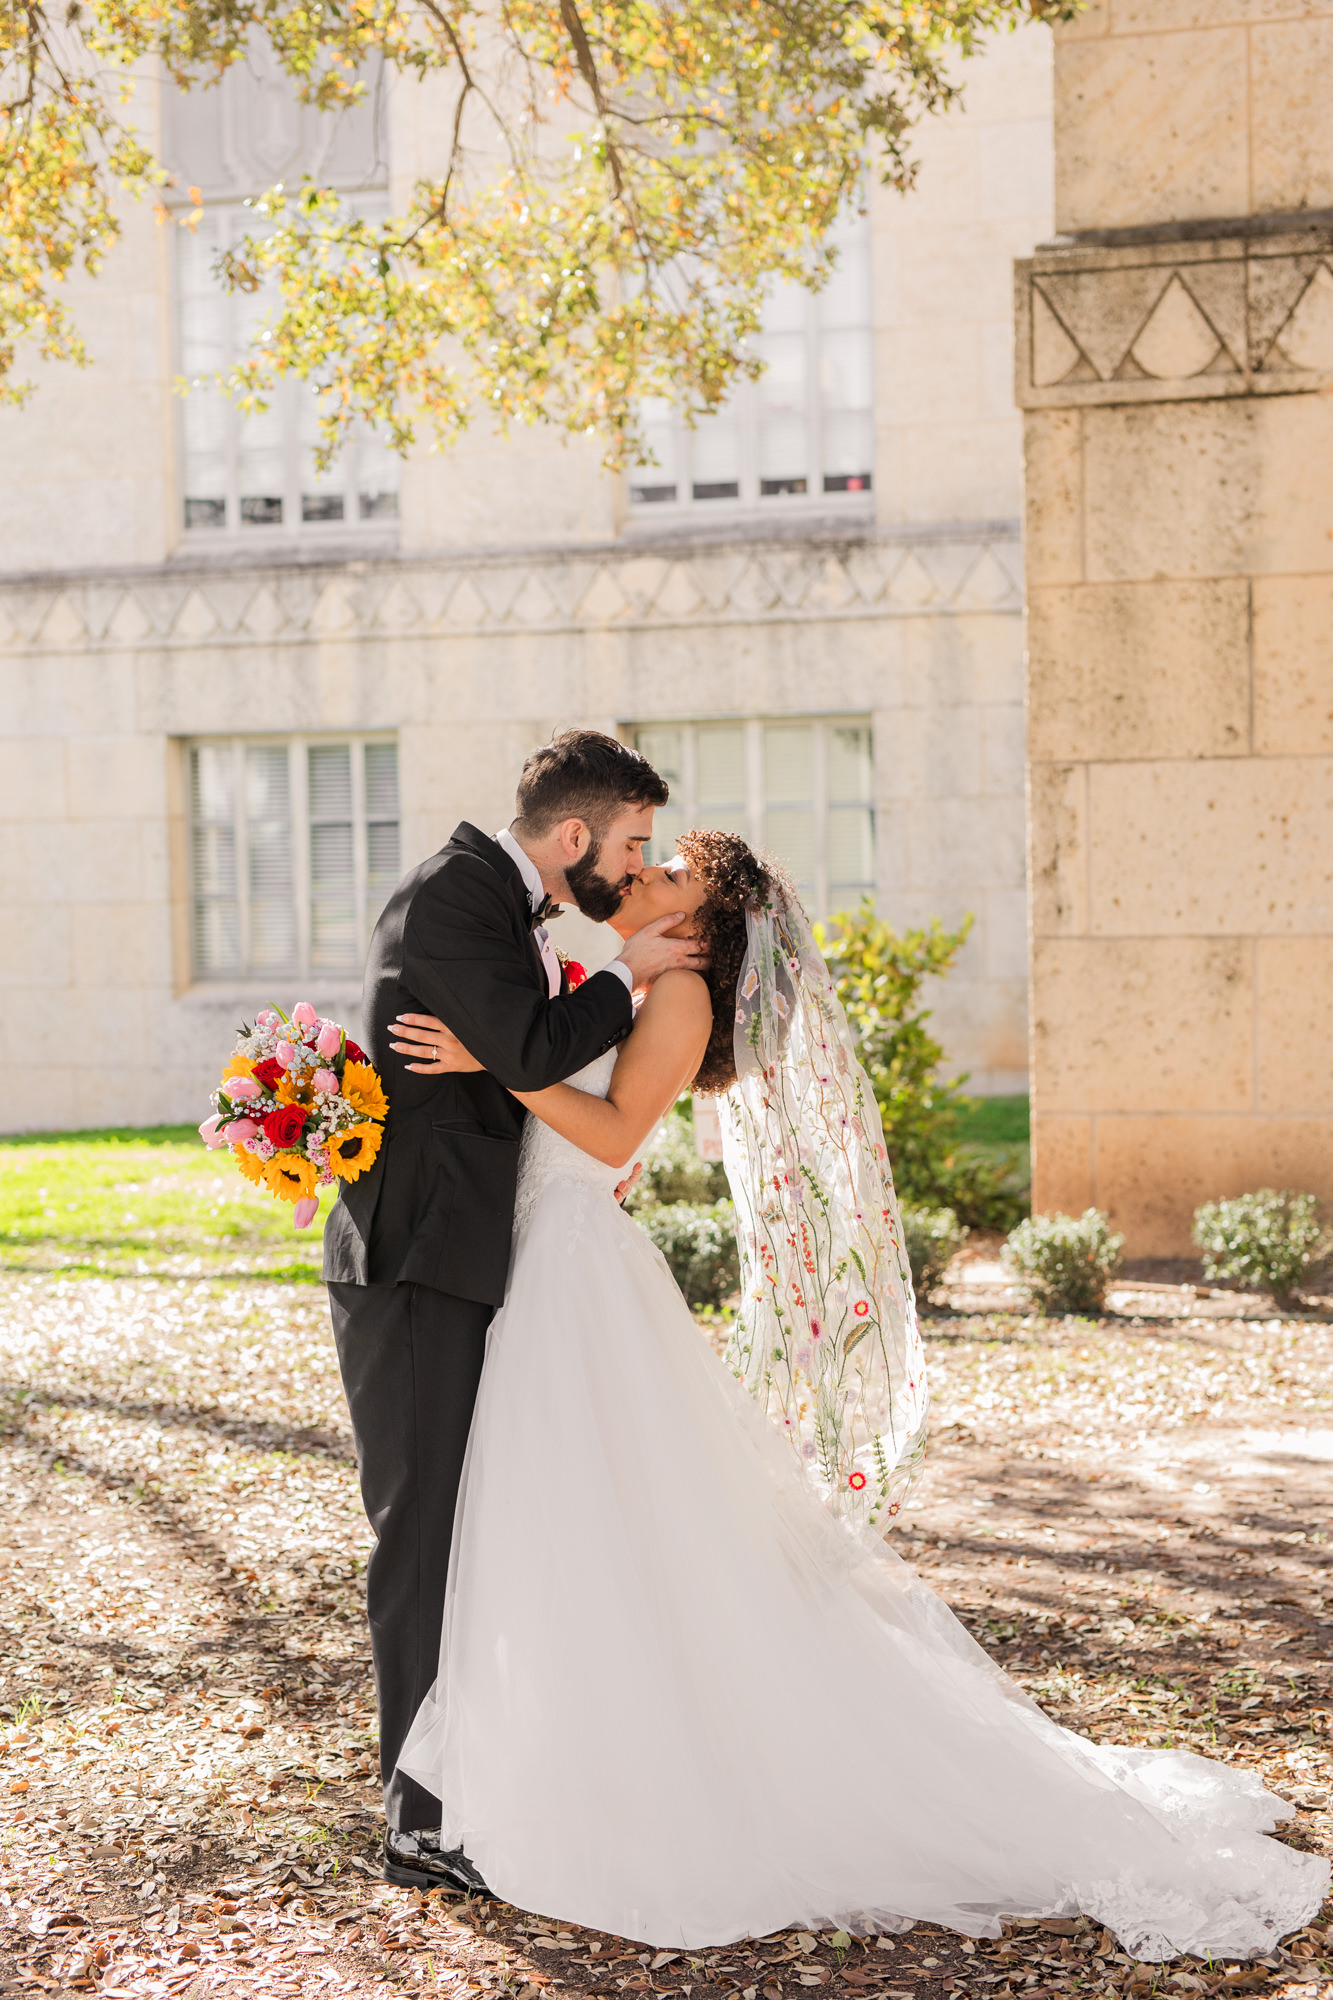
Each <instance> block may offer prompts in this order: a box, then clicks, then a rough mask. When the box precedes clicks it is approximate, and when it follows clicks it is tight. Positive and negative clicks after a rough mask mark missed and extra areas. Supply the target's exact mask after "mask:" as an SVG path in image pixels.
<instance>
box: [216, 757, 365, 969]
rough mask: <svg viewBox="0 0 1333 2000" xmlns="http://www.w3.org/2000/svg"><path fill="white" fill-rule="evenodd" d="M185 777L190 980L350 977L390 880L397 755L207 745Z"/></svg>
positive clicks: (362, 956)
mask: <svg viewBox="0 0 1333 2000" xmlns="http://www.w3.org/2000/svg"><path fill="white" fill-rule="evenodd" d="M188 770H189V783H188V791H189V802H190V865H191V876H192V882H191V888H192V907H191V956H192V961H193V969H194V974H195V977H196V978H199V979H217V978H235V977H245V976H248V975H250V974H254V975H256V976H258V975H260V974H264V975H269V976H283V977H286V976H291V977H298V976H301V975H303V974H315V973H325V974H344V975H351V976H355V975H356V974H357V973H358V971H359V969H360V966H361V964H362V961H363V959H364V957H365V952H366V947H367V945H368V944H369V941H370V933H371V931H372V930H373V929H374V925H375V920H376V918H377V917H378V915H379V913H380V911H381V909H382V908H383V906H384V903H385V901H386V899H387V898H388V896H389V894H390V893H391V891H392V889H393V887H394V884H395V883H396V882H397V880H398V875H399V872H400V866H401V859H400V840H399V809H398V751H397V745H396V744H395V743H393V742H389V741H385V740H383V739H375V740H371V741H366V740H364V739H349V740H341V741H330V740H326V739H309V738H301V737H296V738H286V739H272V738H270V739H266V740H263V741H255V740H253V739H251V740H246V739H225V740H216V739H215V740H212V741H209V742H202V743H194V744H191V745H190V746H189V750H188Z"/></svg>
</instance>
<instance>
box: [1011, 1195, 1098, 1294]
mask: <svg viewBox="0 0 1333 2000" xmlns="http://www.w3.org/2000/svg"><path fill="white" fill-rule="evenodd" d="M1124 1242H1125V1239H1124V1237H1123V1236H1118V1235H1116V1234H1115V1232H1114V1231H1113V1230H1112V1229H1111V1227H1110V1224H1109V1223H1108V1222H1107V1220H1106V1217H1105V1216H1104V1215H1103V1214H1102V1212H1101V1210H1100V1209H1098V1208H1089V1209H1085V1210H1084V1212H1083V1214H1082V1215H1033V1216H1029V1218H1028V1220H1027V1221H1026V1222H1020V1223H1019V1225H1018V1227H1017V1229H1014V1230H1011V1231H1010V1234H1009V1240H1008V1242H1007V1243H1006V1244H1005V1256H1006V1258H1007V1259H1008V1261H1009V1263H1011V1264H1012V1265H1013V1267H1014V1269H1015V1270H1016V1271H1017V1272H1018V1274H1019V1276H1020V1277H1021V1279H1022V1280H1023V1283H1024V1284H1025V1285H1026V1286H1027V1288H1028V1291H1029V1292H1030V1293H1031V1294H1032V1299H1033V1302H1034V1304H1035V1305H1036V1306H1037V1308H1038V1310H1039V1311H1041V1312H1053V1313H1099V1312H1100V1311H1101V1310H1102V1308H1103V1306H1104V1305H1105V1303H1106V1288H1107V1286H1108V1285H1109V1284H1110V1282H1111V1280H1112V1278H1114V1276H1115V1274H1116V1272H1117V1271H1118V1270H1119V1269H1120V1265H1121V1262H1122V1256H1121V1253H1122V1251H1123V1248H1124Z"/></svg>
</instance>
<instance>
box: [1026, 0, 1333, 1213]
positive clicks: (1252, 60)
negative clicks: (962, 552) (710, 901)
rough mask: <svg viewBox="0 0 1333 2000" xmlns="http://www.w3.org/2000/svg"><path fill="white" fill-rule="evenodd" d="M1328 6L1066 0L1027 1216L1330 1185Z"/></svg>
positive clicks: (1039, 705)
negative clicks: (1078, 13) (1080, 8)
mask: <svg viewBox="0 0 1333 2000" xmlns="http://www.w3.org/2000/svg"><path fill="white" fill-rule="evenodd" d="M1331 84H1333V5H1330V4H1327V0H1323V4H1321V3H1320V0H1262V4H1256V0H1092V4H1091V5H1090V6H1089V7H1088V9H1087V11H1086V13H1085V14H1084V15H1083V16H1082V17H1081V18H1080V19H1079V20H1078V21H1077V22H1076V23H1075V24H1074V25H1073V26H1071V27H1069V28H1065V29H1062V30H1060V31H1059V32H1058V35H1057V40H1056V74H1055V131H1056V222H1057V227H1058V229H1059V231H1060V234H1059V236H1058V237H1057V238H1056V240H1055V242H1054V243H1053V244H1051V245H1049V246H1047V247H1045V248H1043V249H1041V250H1039V251H1038V253H1037V254H1036V256H1035V257H1033V258H1032V259H1031V260H1029V261H1026V262H1024V263H1023V264H1022V265H1021V266H1020V269H1019V273H1018V326H1019V339H1018V374H1017V382H1018V395H1019V400H1020V401H1021V403H1022V404H1023V406H1024V410H1025V426H1026V457H1027V516H1026V553H1027V579H1028V592H1029V600H1030V662H1029V730H1030V753H1031V775H1030V797H1031V843H1032V854H1031V870H1032V887H1033V919H1032V921H1033V983H1032V994H1033V1024H1032V1026H1033V1034H1032V1048H1033V1111H1034V1147H1035V1183H1034V1203H1035V1204H1036V1205H1037V1206H1038V1207H1041V1208H1047V1209H1052V1208H1061V1209H1065V1210H1071V1209H1072V1210H1075V1211H1077V1210H1080V1209H1082V1208H1084V1207H1085V1206H1087V1205H1088V1204H1089V1203H1096V1204H1097V1205H1098V1206H1100V1207H1103V1208H1106V1209H1108V1210H1109V1211H1110V1213H1111V1216H1112V1218H1113V1220H1114V1221H1116V1222H1117V1223H1118V1224H1119V1225H1120V1227H1122V1228H1123V1229H1124V1230H1125V1231H1126V1232H1127V1234H1128V1236H1129V1239H1130V1242H1131V1245H1132V1247H1133V1248H1134V1249H1136V1250H1138V1251H1140V1252H1146V1253H1154V1252H1166V1253H1174V1252H1179V1251H1182V1250H1186V1249H1188V1247H1189V1234H1190V1218H1191V1213H1192V1210H1193V1208H1194V1206H1195V1205H1196V1204H1197V1203H1198V1202H1200V1201H1203V1200H1206V1199H1213V1198H1215V1197H1217V1196H1218V1195H1220V1194H1231V1193H1238V1192H1240V1191H1242V1190H1244V1189H1247V1188H1254V1187H1258V1186H1263V1185H1269V1186H1278V1187H1297V1188H1306V1189H1310V1190H1313V1191H1314V1192H1316V1193H1318V1194H1319V1195H1320V1196H1321V1197H1322V1198H1323V1199H1324V1200H1326V1201H1328V1200H1333V1063H1331V1062H1330V1057H1329V1051H1330V1047H1333V109H1331V107H1333V89H1330V85H1331Z"/></svg>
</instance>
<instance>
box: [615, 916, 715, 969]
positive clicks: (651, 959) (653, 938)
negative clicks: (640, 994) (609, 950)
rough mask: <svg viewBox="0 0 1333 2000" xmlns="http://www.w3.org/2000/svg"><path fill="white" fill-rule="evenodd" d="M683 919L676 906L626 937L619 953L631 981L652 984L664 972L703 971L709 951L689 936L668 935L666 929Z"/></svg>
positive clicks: (681, 921)
mask: <svg viewBox="0 0 1333 2000" xmlns="http://www.w3.org/2000/svg"><path fill="white" fill-rule="evenodd" d="M684 921H685V915H684V912H683V911H681V910H677V911H676V912H675V913H674V914H673V915H671V916H667V917H655V918H654V920H653V922H652V923H650V924H645V925H644V927H643V929H642V930H641V931H635V933H634V935H633V937H629V938H626V940H625V943H624V945H623V947H622V948H621V953H620V962H621V964H622V965H627V966H628V967H629V969H630V973H631V975H632V976H633V980H634V984H635V986H636V987H638V986H651V985H652V983H653V981H654V980H655V979H660V978H661V976H662V974H663V973H664V972H679V971H681V970H684V971H686V972H702V971H703V969H704V967H705V966H706V965H707V963H708V953H707V952H706V951H705V950H704V948H703V946H702V945H701V944H700V943H699V940H698V939H697V938H692V937H667V936H666V932H667V931H673V930H675V928H676V926H677V925H678V924H683V923H684Z"/></svg>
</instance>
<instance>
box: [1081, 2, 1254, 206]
mask: <svg viewBox="0 0 1333 2000" xmlns="http://www.w3.org/2000/svg"><path fill="white" fill-rule="evenodd" d="M1246 57H1247V49H1246V34H1245V30H1244V28H1242V27H1234V28H1227V29H1215V30H1214V31H1213V32H1211V33H1208V34H1198V33H1189V32H1182V33H1177V34H1160V33H1154V34H1145V35H1119V34H1117V35H1113V36H1112V37H1110V38H1109V39H1103V38H1098V37H1089V38H1088V39H1086V40H1077V39H1073V38H1069V37H1065V36H1062V37H1061V38H1060V39H1059V40H1058V41H1057V43H1056V56H1055V75H1056V88H1055V152H1056V180H1055V212H1056V227H1057V228H1058V229H1060V230H1080V229H1118V228H1126V227H1129V226H1133V225H1137V224H1143V223H1153V222H1184V221H1193V220H1196V219H1199V218H1203V217H1207V216H1217V215H1245V214H1246V213H1248V211H1249V205H1250V188H1249V174H1248V165H1249V162H1248V144H1247V141H1248V106H1247V87H1248V77H1247V62H1246Z"/></svg>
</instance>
